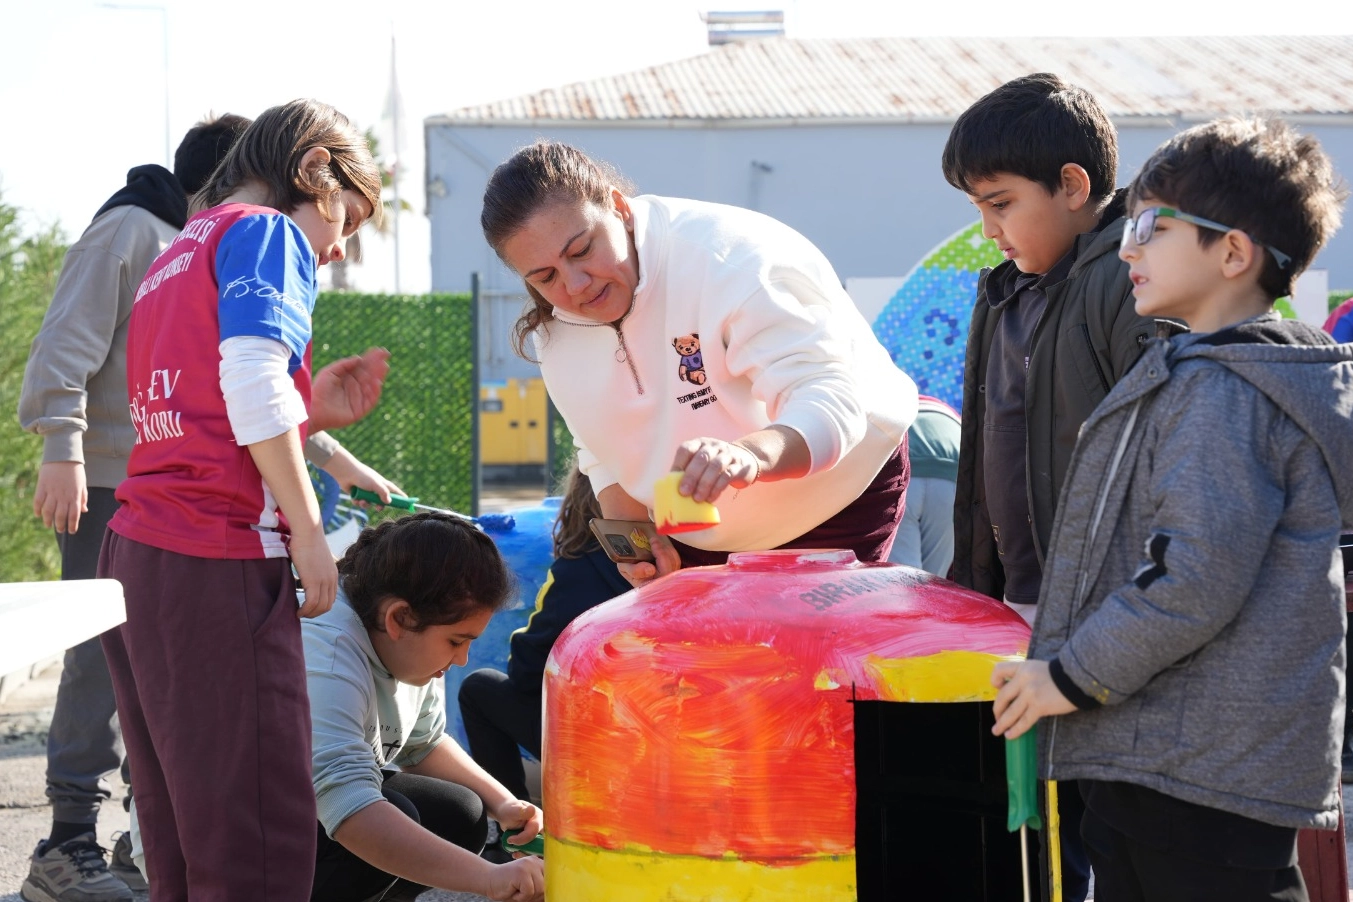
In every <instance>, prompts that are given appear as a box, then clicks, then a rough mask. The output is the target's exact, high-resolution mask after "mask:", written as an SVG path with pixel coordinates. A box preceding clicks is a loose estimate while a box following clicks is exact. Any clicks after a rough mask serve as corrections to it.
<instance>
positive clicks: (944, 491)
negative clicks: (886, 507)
mask: <svg viewBox="0 0 1353 902" xmlns="http://www.w3.org/2000/svg"><path fill="white" fill-rule="evenodd" d="M959 432H960V429H959V417H958V411H956V410H954V409H953V408H952V407H950V406H949V405H948V404H945V403H944V402H943V401H941V400H940V399H939V398H932V397H931V396H930V395H921V396H920V398H919V403H918V405H917V409H916V422H914V423H912V424H911V428H910V429H909V430H907V454H908V455H909V456H910V457H911V481H909V482H908V483H907V506H906V509H905V510H904V511H903V512H902V522H901V523H900V524H899V525H898V527H897V538H896V539H894V540H893V550H892V551H891V552H889V554H888V561H889V562H890V563H893V564H905V565H906V566H908V567H916V568H918V569H920V570H925V571H926V572H928V573H933V574H935V575H936V576H948V575H949V565H950V564H951V563H953V560H954V489H955V488H956V482H957V480H958V445H959Z"/></svg>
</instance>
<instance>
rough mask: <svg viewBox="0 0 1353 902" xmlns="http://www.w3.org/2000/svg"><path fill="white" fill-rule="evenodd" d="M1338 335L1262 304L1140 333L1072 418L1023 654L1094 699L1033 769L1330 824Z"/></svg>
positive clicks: (1349, 448)
mask: <svg viewBox="0 0 1353 902" xmlns="http://www.w3.org/2000/svg"><path fill="white" fill-rule="evenodd" d="M1350 416H1353V345H1334V344H1332V343H1330V339H1329V338H1328V337H1325V336H1324V335H1323V333H1321V332H1319V331H1318V330H1315V329H1312V328H1310V327H1309V326H1304V325H1302V324H1300V323H1293V322H1291V321H1280V320H1279V319H1278V317H1277V315H1276V314H1268V315H1265V316H1262V317H1257V318H1255V319H1251V320H1248V321H1247V322H1245V323H1243V324H1241V325H1239V326H1237V327H1233V328H1231V329H1226V330H1222V331H1219V332H1215V333H1210V334H1203V335H1185V336H1179V337H1176V338H1174V339H1170V340H1169V341H1164V340H1157V341H1154V342H1152V343H1151V344H1149V345H1148V347H1147V349H1146V351H1145V352H1144V353H1143V355H1142V358H1141V359H1140V360H1139V361H1138V362H1137V365H1136V366H1135V367H1134V368H1133V369H1132V370H1131V371H1130V372H1128V373H1127V375H1126V376H1125V377H1124V378H1123V379H1122V380H1121V381H1120V382H1119V383H1118V384H1117V385H1115V386H1114V388H1113V390H1112V391H1111V392H1110V394H1109V395H1108V397H1106V398H1105V399H1104V401H1103V402H1102V403H1101V404H1100V406H1099V408H1098V409H1097V410H1096V411H1095V413H1094V414H1093V415H1092V416H1091V417H1090V419H1089V420H1087V421H1086V423H1085V427H1084V429H1083V431H1082V433H1081V437H1080V440H1079V442H1078V444H1077V446H1076V451H1075V454H1074V456H1073V458H1072V461H1071V466H1070V469H1069V471H1068V475H1067V480H1066V484H1065V488H1064V490H1063V492H1062V496H1061V501H1060V504H1059V512H1058V514H1057V518H1056V523H1055V525H1054V528H1053V536H1052V544H1051V548H1050V553H1049V557H1048V566H1047V569H1046V573H1045V577H1044V581H1043V587H1042V593H1041V595H1040V597H1039V605H1038V617H1037V620H1036V621H1035V623H1034V636H1033V640H1032V642H1031V644H1030V648H1029V656H1030V657H1031V658H1038V659H1042V660H1051V659H1053V658H1056V660H1057V663H1058V665H1059V666H1060V667H1061V668H1062V670H1063V672H1064V674H1065V677H1067V678H1069V679H1070V680H1071V681H1072V683H1074V684H1075V687H1076V688H1078V689H1079V690H1080V691H1081V692H1083V693H1085V695H1087V696H1089V697H1090V698H1091V699H1093V700H1094V701H1096V702H1098V703H1099V705H1100V707H1092V708H1090V709H1088V710H1081V711H1077V712H1074V713H1072V714H1068V715H1065V716H1062V717H1056V718H1051V719H1050V720H1048V721H1046V722H1045V723H1044V725H1043V726H1042V727H1041V728H1040V732H1039V744H1040V772H1041V774H1042V776H1044V777H1047V778H1050V779H1057V780H1068V779H1092V780H1115V781H1122V782H1126V783H1132V784H1136V785H1140V786H1145V787H1147V788H1149V789H1154V790H1156V791H1158V792H1162V793H1165V794H1167V795H1170V796H1173V797H1175V798H1178V799H1183V800H1185V801H1188V802H1193V803H1195V804H1199V805H1205V806H1209V807H1212V808H1216V809H1220V810H1223V811H1229V812H1232V813H1234V814H1239V815H1242V816H1244V817H1249V818H1253V819H1255V820H1259V821H1263V822H1266V823H1270V824H1276V825H1279V826H1286V827H1321V828H1333V827H1334V826H1335V825H1336V824H1337V821H1338V817H1339V807H1338V785H1339V754H1340V744H1341V741H1342V735H1343V715H1344V665H1345V650H1344V624H1345V615H1344V586H1343V570H1342V565H1341V560H1340V555H1339V549H1338V543H1339V541H1338V540H1339V533H1340V530H1341V528H1342V527H1345V526H1347V525H1348V524H1350V523H1353V425H1351V423H1350Z"/></svg>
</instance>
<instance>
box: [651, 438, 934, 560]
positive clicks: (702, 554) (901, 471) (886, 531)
mask: <svg viewBox="0 0 1353 902" xmlns="http://www.w3.org/2000/svg"><path fill="white" fill-rule="evenodd" d="M910 481H911V457H910V454H909V452H908V449H907V436H905V435H904V436H902V444H900V445H898V446H897V450H896V451H894V452H893V453H892V455H891V456H890V457H889V458H888V459H887V460H886V461H884V462H883V466H882V467H880V468H879V471H878V473H876V474H875V475H874V479H873V481H871V482H870V483H869V485H867V486H865V489H864V491H863V492H861V493H860V495H859V497H858V498H856V499H855V500H854V501H852V502H850V504H847V505H846V506H845V508H844V509H843V510H842V511H840V512H839V513H837V514H836V515H835V516H832V517H830V518H828V519H827V520H825V521H824V522H822V523H820V524H818V525H817V526H815V527H813V528H812V529H810V530H809V531H808V532H806V533H804V534H803V535H801V536H799V537H798V538H797V539H791V540H789V541H788V542H785V543H784V544H783V545H781V546H779V547H780V548H849V549H850V550H851V551H853V552H855V559H856V560H859V561H864V562H868V563H874V564H877V563H880V562H882V561H886V560H888V552H890V551H892V550H893V539H894V538H896V537H897V527H898V524H900V523H901V522H902V513H903V508H904V507H905V506H906V503H907V483H908V482H910ZM672 544H673V545H675V546H676V550H677V554H679V555H681V566H683V567H709V566H713V565H718V564H725V563H727V562H728V555H729V554H731V552H728V551H706V550H705V549H703V548H695V547H693V546H691V545H686V544H683V543H681V542H679V541H677V540H675V539H673V540H672Z"/></svg>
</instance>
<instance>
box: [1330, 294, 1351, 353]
mask: <svg viewBox="0 0 1353 902" xmlns="http://www.w3.org/2000/svg"><path fill="white" fill-rule="evenodd" d="M1325 331H1326V332H1328V333H1329V334H1330V335H1332V336H1333V337H1334V340H1335V341H1337V342H1341V343H1342V342H1349V341H1353V298H1348V299H1346V300H1345V301H1343V302H1342V303H1341V304H1339V306H1337V307H1335V308H1334V309H1333V310H1331V311H1330V315H1329V319H1327V320H1325Z"/></svg>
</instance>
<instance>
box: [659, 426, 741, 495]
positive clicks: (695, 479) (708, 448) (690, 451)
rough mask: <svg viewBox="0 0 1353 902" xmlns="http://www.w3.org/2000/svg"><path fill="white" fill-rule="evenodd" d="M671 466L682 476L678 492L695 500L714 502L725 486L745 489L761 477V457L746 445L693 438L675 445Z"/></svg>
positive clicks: (713, 439) (714, 439)
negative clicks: (675, 449) (674, 454)
mask: <svg viewBox="0 0 1353 902" xmlns="http://www.w3.org/2000/svg"><path fill="white" fill-rule="evenodd" d="M672 469H673V470H679V471H681V472H682V473H683V474H684V475H683V476H682V477H681V483H680V485H678V486H677V491H678V492H680V493H681V494H683V495H687V496H689V497H690V498H693V499H694V500H696V501H711V502H712V501H716V500H718V498H719V496H720V495H721V494H723V490H724V489H726V488H730V487H731V488H735V489H745V488H746V487H747V486H749V485H751V484H752V483H754V482H756V480H757V479H758V478H759V477H760V476H761V459H760V458H758V457H757V456H756V455H755V454H754V453H752V450H751V449H750V448H748V447H747V446H746V445H743V444H739V443H738V442H725V441H723V440H722V439H717V438H693V439H691V440H690V441H686V442H682V443H681V444H680V445H678V446H677V452H676V457H675V458H673V459H672Z"/></svg>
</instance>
